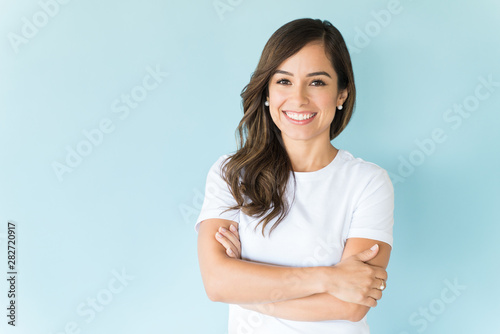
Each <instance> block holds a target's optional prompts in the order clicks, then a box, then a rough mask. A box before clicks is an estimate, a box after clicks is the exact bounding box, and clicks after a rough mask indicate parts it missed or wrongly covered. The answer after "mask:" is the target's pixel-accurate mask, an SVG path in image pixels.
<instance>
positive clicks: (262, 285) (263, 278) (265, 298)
mask: <svg viewBox="0 0 500 334" xmlns="http://www.w3.org/2000/svg"><path fill="white" fill-rule="evenodd" d="M215 263H216V265H215V266H214V267H212V268H210V269H208V268H207V269H208V270H205V275H206V276H207V277H206V280H207V282H210V283H209V289H207V294H208V295H209V298H210V299H211V300H213V301H218V302H224V303H229V304H256V303H270V302H278V301H284V300H289V299H296V298H302V297H307V296H310V295H313V294H316V293H321V292H323V291H324V290H323V289H324V286H323V277H324V275H325V270H324V268H325V267H283V266H275V265H270V264H264V263H257V262H250V261H245V260H241V259H233V258H228V257H220V258H219V260H218V261H216V262H215Z"/></svg>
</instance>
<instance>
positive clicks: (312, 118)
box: [282, 111, 317, 125]
mask: <svg viewBox="0 0 500 334" xmlns="http://www.w3.org/2000/svg"><path fill="white" fill-rule="evenodd" d="M282 112H283V114H284V115H285V118H286V119H287V120H288V121H290V122H291V123H293V124H297V125H305V124H308V123H311V122H312V121H313V120H314V118H315V117H316V115H317V113H314V112H292V111H288V113H289V114H291V115H293V116H299V115H312V116H311V117H309V118H307V119H302V120H299V119H293V118H292V117H290V116H288V115H287V111H282ZM299 117H300V116H299Z"/></svg>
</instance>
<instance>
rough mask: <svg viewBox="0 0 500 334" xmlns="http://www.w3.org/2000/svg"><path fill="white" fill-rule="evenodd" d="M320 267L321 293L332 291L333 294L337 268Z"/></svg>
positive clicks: (319, 286) (319, 281)
mask: <svg viewBox="0 0 500 334" xmlns="http://www.w3.org/2000/svg"><path fill="white" fill-rule="evenodd" d="M316 268H318V278H317V280H318V283H319V285H318V288H319V289H320V291H319V292H320V293H330V294H332V295H333V292H334V290H335V286H334V284H333V283H334V282H335V278H334V276H335V274H336V270H337V268H335V267H334V266H321V267H316Z"/></svg>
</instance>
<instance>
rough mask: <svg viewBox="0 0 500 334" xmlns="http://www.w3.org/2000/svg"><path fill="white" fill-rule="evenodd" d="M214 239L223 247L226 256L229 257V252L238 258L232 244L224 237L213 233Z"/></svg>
mask: <svg viewBox="0 0 500 334" xmlns="http://www.w3.org/2000/svg"><path fill="white" fill-rule="evenodd" d="M215 239H217V241H218V242H219V243H220V244H221V245H222V246H224V248H225V249H226V254H228V255H229V253H228V250H231V251H232V252H233V253H234V255H235V257H236V256H238V255H239V254H238V251H237V250H236V249H235V247H234V245H233V243H232V242H231V241H229V240H228V239H227V238H226V236H224V235H223V234H221V233H219V232H217V233H215ZM238 257H239V256H238Z"/></svg>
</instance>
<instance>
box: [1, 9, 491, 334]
mask: <svg viewBox="0 0 500 334" xmlns="http://www.w3.org/2000/svg"><path fill="white" fill-rule="evenodd" d="M47 2H50V1H49V0H42V3H47ZM219 2H222V3H224V4H226V5H227V6H229V7H230V8H231V10H227V11H226V12H224V13H222V14H220V15H219V14H218V13H217V10H216V9H215V7H214V3H213V2H212V1H211V0H206V1H205V0H197V1H184V2H183V1H152V0H147V1H104V2H103V1H95V0H90V1H81V0H80V1H77V0H74V1H69V2H68V3H67V4H60V5H58V6H59V8H58V12H57V13H53V14H54V15H53V17H50V16H48V15H46V14H45V18H47V22H43V18H44V16H43V15H44V14H43V13H42V14H40V11H42V9H41V5H40V4H39V3H38V2H37V1H32V0H30V1H13V0H3V1H0V36H1V39H0V50H1V52H0V54H1V61H0V153H1V173H0V250H1V253H0V263H2V264H1V265H0V268H3V269H2V272H3V274H2V275H0V276H1V277H5V276H6V272H7V269H6V263H7V258H6V257H7V255H6V236H7V234H6V233H7V221H8V220H13V221H15V222H17V225H18V231H17V232H18V268H17V269H18V271H19V276H18V293H19V294H18V300H17V302H18V319H17V326H16V327H15V328H12V327H11V326H8V325H7V324H6V322H7V317H6V310H5V307H6V305H7V302H8V300H7V282H6V280H5V279H2V280H0V305H1V306H2V307H1V309H2V310H3V311H1V312H0V319H2V320H1V324H0V328H1V330H0V331H1V332H2V333H43V334H50V333H52V334H55V333H64V332H65V327H66V326H68V328H70V327H71V326H76V327H77V328H78V329H79V330H80V333H96V334H97V333H124V334H125V333H225V332H226V321H227V305H225V304H220V303H213V302H211V301H209V300H208V298H207V297H206V295H205V292H204V289H203V285H202V281H201V276H200V272H199V268H198V262H197V249H196V233H195V232H194V229H193V224H194V222H195V219H196V217H197V215H198V213H199V210H200V208H201V204H202V200H203V192H204V185H205V178H206V173H207V171H208V168H209V167H210V166H211V165H212V163H213V162H214V161H215V160H216V159H217V158H218V157H219V156H220V155H222V154H225V153H230V152H231V151H233V150H234V149H235V147H236V146H235V140H234V138H235V137H234V130H235V128H236V126H237V124H238V122H239V119H240V117H241V115H242V109H241V101H240V97H239V94H240V92H241V90H242V88H243V87H244V86H245V85H246V84H247V83H248V80H249V78H250V75H251V73H252V71H253V70H254V69H255V66H256V65H257V62H258V59H259V56H260V53H261V51H262V49H263V47H264V44H265V43H266V41H267V39H268V38H269V37H270V36H271V34H272V33H273V32H274V31H275V30H276V29H277V28H279V27H280V26H281V25H283V24H284V23H286V22H288V21H291V20H293V19H296V18H301V17H312V18H321V19H327V20H329V21H331V22H332V23H333V24H334V25H335V26H336V27H337V28H338V29H339V30H340V31H341V32H342V34H343V36H344V38H345V40H346V42H347V44H348V45H349V47H350V50H351V56H352V60H353V67H354V72H355V79H356V84H357V89H358V100H357V107H356V110H355V113H354V116H353V118H352V121H351V123H350V125H349V126H348V127H347V129H346V130H345V131H344V132H343V133H342V134H341V136H340V137H339V138H337V139H335V140H334V141H333V143H334V145H335V146H336V147H338V148H343V149H346V150H348V151H350V152H351V153H353V154H354V155H355V156H357V157H361V158H363V159H364V160H367V161H371V162H374V163H377V164H379V165H380V166H382V167H383V168H385V169H386V170H388V171H389V172H390V173H391V177H392V178H393V184H394V188H395V195H396V210H395V228H394V239H395V245H394V250H393V253H392V257H391V262H390V266H389V268H388V271H389V282H388V285H389V287H388V289H387V290H386V292H385V294H384V298H383V300H382V301H381V302H380V304H379V306H378V307H377V308H375V309H373V310H372V311H370V313H369V322H370V324H371V328H372V333H398V334H403V333H407V334H409V333H422V332H425V333H486V332H488V333H492V332H495V331H498V330H499V327H500V326H499V325H498V324H497V323H496V320H497V319H496V318H497V317H498V314H499V311H500V307H499V304H498V285H499V284H498V277H499V275H500V268H499V264H498V263H499V262H498V255H499V253H500V252H499V250H498V244H497V243H498V242H497V241H498V235H499V233H500V227H499V226H500V224H499V214H498V208H499V204H500V193H499V190H498V189H499V188H500V178H499V175H498V170H500V157H499V143H500V135H499V131H498V128H499V126H500V116H499V111H500V108H499V107H500V87H499V86H498V85H499V84H498V83H499V82H500V65H499V55H500V38H499V35H498V31H500V23H499V22H500V21H499V20H498V18H499V15H500V5H499V2H498V1H494V0H491V1H485V0H483V1H474V2H473V1H451V0H450V1H438V2H437V1H430V0H413V1H411V0H401V1H400V2H399V6H397V8H399V12H398V13H397V14H394V13H392V14H391V17H390V20H388V22H387V23H388V24H385V25H383V24H381V23H379V22H378V21H377V20H376V18H375V16H376V15H375V14H374V13H380V11H381V10H387V8H388V6H390V3H391V1H386V0H383V1H382V0H380V1H379V0H377V1H368V0H364V1H356V2H347V1H326V0H325V1H283V0H281V1H273V2H269V1H239V0H232V1H229V0H221V1H219ZM52 10H53V11H55V7H52ZM37 15H38V16H37ZM33 16H35V18H36V19H37V20H39V21H37V22H39V23H40V22H41V23H40V25H43V24H44V23H46V24H45V25H43V26H42V27H40V28H38V32H37V33H36V35H34V36H33V37H32V38H28V39H26V41H25V42H26V43H21V44H19V45H18V46H17V47H15V46H14V44H13V43H12V42H11V40H12V38H13V37H12V36H13V35H12V34H17V36H22V29H23V26H24V25H26V24H27V23H26V21H24V20H23V17H24V18H26V20H28V21H30V22H32V23H33V20H34V18H33ZM379 20H380V18H379ZM377 27H378V28H377ZM24 29H25V30H26V29H27V28H24ZM370 29H372V30H370ZM367 30H368V32H369V33H370V35H367V36H368V37H367V38H365V39H364V40H362V37H360V36H361V35H360V31H365V33H366V31H367ZM363 43H364V44H366V45H364V44H363ZM354 49H357V50H354ZM16 51H17V52H16ZM148 68H152V69H157V70H158V71H160V72H163V73H167V72H168V75H163V76H162V77H161V78H160V79H159V81H160V82H159V83H158V85H157V87H156V88H154V89H152V90H150V91H147V96H146V97H145V98H144V100H143V101H141V102H140V103H139V104H138V106H137V107H136V108H135V109H131V110H130V113H129V114H128V116H127V117H123V119H121V118H120V115H121V116H124V114H123V112H119V113H115V112H114V111H113V107H112V106H113V103H117V102H115V101H116V99H118V103H120V102H119V99H120V97H121V95H122V94H131V92H132V91H134V89H135V91H134V92H135V94H139V93H141V92H146V91H144V90H143V91H141V88H140V86H141V85H142V83H143V79H144V78H145V77H146V75H147V74H148V70H147V69H148ZM480 77H482V78H485V79H487V78H488V77H491V78H492V80H493V81H494V82H496V83H497V84H496V85H497V86H493V88H491V91H488V90H487V89H485V88H484V87H482V88H481V87H480V88H478V89H479V91H480V93H481V94H483V95H484V94H487V93H488V94H489V95H488V96H487V97H486V98H483V99H482V100H477V99H476V100H474V98H473V97H472V96H474V94H475V92H476V88H477V87H478V86H479V85H481V81H480V79H479V78H480ZM147 80H149V79H147ZM147 83H149V85H152V84H153V81H148V82H147ZM474 101H476V102H477V101H479V104H478V105H475V106H474V105H473V104H472V103H474ZM464 103H471V104H470V105H469V109H473V110H472V111H471V112H470V116H469V117H468V118H463V117H460V120H461V123H460V125H458V123H457V122H458V120H457V118H455V120H454V121H452V122H450V121H449V120H448V121H446V119H445V117H447V116H448V117H450V116H451V114H449V111H448V109H450V108H453V106H454V104H464ZM120 106H121V107H123V106H124V104H123V103H122V104H120ZM115 107H116V105H115ZM454 117H457V116H456V115H455V116H454ZM105 119H109V122H111V124H112V128H113V131H111V132H110V133H107V134H104V135H103V138H102V141H101V142H100V143H99V144H98V145H93V146H92V152H91V153H90V154H88V155H87V156H85V157H83V160H82V161H81V162H80V164H79V165H78V166H76V167H75V168H74V169H73V170H72V172H71V173H66V174H64V175H63V176H62V180H61V181H60V180H59V179H58V177H57V175H56V173H55V172H54V170H53V167H52V164H53V163H54V162H59V163H65V159H66V155H67V154H68V153H67V146H69V147H70V148H72V149H76V147H77V146H78V145H79V144H80V145H84V144H82V142H83V141H85V140H86V138H85V136H84V134H83V131H90V130H92V129H95V128H97V127H98V126H99V124H100V122H101V121H103V120H105ZM437 128H438V129H441V131H442V133H443V135H442V136H444V137H441V138H446V140H444V142H441V143H437V144H435V147H434V148H432V147H429V150H428V152H427V153H418V151H420V152H422V149H421V148H419V146H418V144H417V142H418V141H420V142H422V141H426V140H427V141H428V140H429V138H431V137H432V132H433V131H434V130H435V129H437ZM438 131H439V130H438ZM87 148H88V147H87ZM410 158H411V159H413V161H414V162H415V161H416V162H417V163H415V164H414V165H415V166H414V170H413V171H411V172H408V173H406V174H405V173H404V172H403V173H402V172H401V171H400V168H401V164H402V162H401V161H402V159H405V160H408V159H410ZM418 158H420V160H418ZM422 158H423V159H422ZM415 159H417V160H415ZM402 174H405V175H402ZM114 271H115V272H114ZM121 271H124V272H125V273H126V275H128V276H130V277H129V278H128V280H127V281H125V283H124V284H121V283H118V282H119V281H116V280H115V279H114V277H115V276H116V272H121ZM454 281H456V282H457V284H459V285H461V286H462V290H459V291H458V292H457V293H455V294H453V293H451V292H450V291H447V290H446V291H447V292H445V296H446V300H448V302H445V301H443V299H442V298H443V297H442V292H443V291H444V289H445V288H446V287H447V283H446V282H451V283H453V282H454ZM110 282H111V284H112V285H111V286H112V288H110V286H109V284H110ZM113 284H114V285H113ZM120 284H121V285H120ZM125 284H126V285H125ZM113 287H114V288H113ZM110 289H113V291H115V292H116V291H118V290H119V292H116V293H113V292H110V291H111V290H110ZM99 296H100V298H101V300H102V301H104V300H105V301H106V305H104V306H103V309H102V310H101V311H100V312H96V314H95V317H94V318H93V319H90V316H88V315H83V316H82V315H81V314H80V313H81V312H79V311H78V308H79V307H83V308H84V309H87V310H88V309H90V308H89V307H88V306H86V303H88V302H89V300H91V299H92V298H97V297H99ZM451 297H454V298H453V299H454V300H453V301H452V302H449V299H450V298H451ZM89 298H90V299H89ZM103 298H104V299H103ZM106 298H107V299H106ZM82 303H83V306H82ZM4 306H5V307H4ZM443 306H444V308H443ZM424 308H426V309H430V311H428V312H430V313H429V314H430V316H428V318H426V317H425V316H423V315H422V312H424V311H423V310H424ZM412 319H413V320H412ZM87 320H90V321H88V322H87ZM72 323H73V324H72ZM66 332H68V333H69V332H71V331H66Z"/></svg>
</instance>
